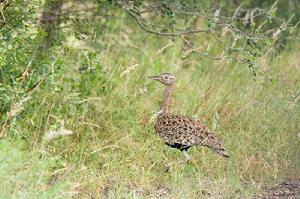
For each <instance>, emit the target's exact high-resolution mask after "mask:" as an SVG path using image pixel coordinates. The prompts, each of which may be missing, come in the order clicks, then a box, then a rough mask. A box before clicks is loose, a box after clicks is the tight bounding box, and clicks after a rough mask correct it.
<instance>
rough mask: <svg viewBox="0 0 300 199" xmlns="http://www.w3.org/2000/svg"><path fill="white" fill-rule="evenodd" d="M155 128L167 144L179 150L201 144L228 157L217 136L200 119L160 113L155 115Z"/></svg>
mask: <svg viewBox="0 0 300 199" xmlns="http://www.w3.org/2000/svg"><path fill="white" fill-rule="evenodd" d="M155 130H156V132H157V133H158V134H159V136H160V137H161V138H162V140H163V141H164V142H165V143H166V144H167V145H169V146H171V147H173V148H178V149H179V150H181V151H182V150H188V149H189V147H191V146H193V145H202V146H207V147H209V148H211V149H213V150H214V151H216V152H217V153H218V154H220V155H223V156H225V157H228V155H227V153H226V151H225V149H224V147H223V146H222V144H221V142H220V141H219V138H218V137H217V136H215V135H214V134H213V133H212V132H211V131H210V130H209V129H208V128H207V127H206V126H205V125H204V124H202V123H201V122H200V121H197V120H194V119H192V118H190V117H187V116H184V115H174V114H169V113H167V114H161V115H159V116H158V117H157V121H156V124H155Z"/></svg>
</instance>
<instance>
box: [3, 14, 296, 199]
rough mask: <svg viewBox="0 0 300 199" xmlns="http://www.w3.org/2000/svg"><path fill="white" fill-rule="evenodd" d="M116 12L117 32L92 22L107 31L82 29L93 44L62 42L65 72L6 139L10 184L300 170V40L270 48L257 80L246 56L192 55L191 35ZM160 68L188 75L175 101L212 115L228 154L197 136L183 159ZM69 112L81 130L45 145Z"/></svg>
mask: <svg viewBox="0 0 300 199" xmlns="http://www.w3.org/2000/svg"><path fill="white" fill-rule="evenodd" d="M111 20H112V22H110V24H109V29H108V30H106V31H108V32H109V33H110V34H103V35H101V31H100V30H98V29H97V27H95V28H94V29H93V27H89V28H91V29H92V30H94V31H96V32H97V31H98V32H97V33H99V36H98V37H96V39H95V38H93V39H92V38H91V39H89V38H87V39H85V40H82V41H81V42H85V45H86V46H89V47H88V48H86V49H77V48H73V47H72V46H70V45H69V44H68V46H67V44H65V45H63V44H61V45H59V46H58V47H57V48H55V47H54V48H52V49H51V52H50V53H49V54H50V56H49V57H48V58H47V59H48V60H47V61H48V62H50V64H45V67H47V68H50V65H51V64H54V70H53V71H54V72H53V73H52V74H51V76H50V77H49V78H48V79H47V80H46V81H45V82H43V84H42V85H41V87H40V88H39V89H38V90H37V91H36V92H35V93H34V94H33V96H32V99H31V100H30V101H29V102H28V103H26V105H24V108H25V109H24V111H23V112H22V113H21V114H19V115H18V116H17V117H15V118H14V119H13V120H12V123H11V126H10V128H9V129H8V132H7V135H8V137H7V140H2V141H1V143H0V144H1V147H0V153H1V156H0V160H1V162H4V163H5V164H4V165H2V163H1V166H0V168H1V169H0V172H1V173H2V174H3V175H0V179H1V182H5V183H4V184H1V185H0V186H1V189H0V190H1V191H0V195H1V196H4V197H5V198H11V197H13V198H60V197H62V198H66V197H71V196H73V197H75V198H92V197H98V198H103V197H105V196H106V197H108V198H158V197H162V198H199V197H200V198H251V197H252V196H253V195H254V194H255V193H258V192H259V191H260V190H261V188H262V186H263V185H265V184H271V183H273V182H275V181H277V180H280V179H282V178H289V177H295V176H297V175H298V176H299V172H300V170H299V169H300V167H299V163H300V162H299V156H297V154H299V137H297V135H299V132H300V128H299V127H300V126H299V125H300V108H299V106H300V100H299V94H300V93H299V92H300V86H299V83H298V84H297V83H296V82H297V81H298V82H299V81H300V78H299V77H300V68H299V62H300V59H299V56H298V55H299V52H300V51H299V46H297V45H296V44H295V45H293V48H292V49H293V50H292V51H286V52H282V54H281V55H280V56H279V57H276V58H275V59H273V60H270V59H269V58H268V57H264V58H262V59H261V60H259V62H261V63H263V64H264V66H265V67H264V68H261V69H260V71H261V72H262V73H261V74H259V76H258V77H257V80H254V79H253V77H252V75H251V73H250V70H249V69H248V68H247V66H243V65H237V64H235V63H230V62H227V61H210V60H206V59H204V58H199V57H196V56H195V55H188V56H187V57H182V55H183V53H184V52H183V51H182V49H181V41H180V40H176V39H170V38H161V37H158V36H153V35H149V34H147V33H144V32H142V31H138V30H137V29H136V26H134V25H132V24H129V25H128V21H127V20H128V19H123V20H120V19H118V20H117V19H111ZM67 31H68V30H66V32H67ZM69 31H71V30H69ZM68 34H69V33H68ZM68 34H66V35H68ZM207 42H208V41H207ZM167 45H169V46H168V47H166V48H165V49H163V48H164V47H165V46H167ZM216 48H217V46H216ZM162 49H163V50H162ZM55 60H56V61H55ZM54 62H55V63H54ZM46 63H47V62H46ZM135 64H138V66H136V67H135V68H131V69H129V68H130V67H131V66H133V65H135ZM82 67H85V68H88V69H87V70H85V71H82V72H80V71H79V70H78V68H82ZM160 72H172V73H174V74H175V75H176V77H177V82H176V86H175V90H174V94H173V96H172V100H171V111H172V112H175V113H181V114H187V115H190V116H192V117H194V118H197V119H199V120H201V121H203V122H204V123H205V124H206V125H207V126H208V127H210V128H211V129H212V130H213V131H215V132H216V133H217V134H218V135H219V136H220V137H221V138H222V140H223V143H224V145H225V147H226V148H227V150H228V151H229V153H230V155H231V157H230V158H229V159H224V158H222V157H219V156H218V155H216V154H214V153H213V152H212V151H210V150H208V149H206V148H204V147H193V148H191V150H190V152H189V153H190V155H191V157H192V161H191V163H189V164H186V165H182V164H176V162H178V161H179V160H181V159H182V156H181V154H180V152H179V151H177V150H174V149H171V148H169V147H167V146H166V145H164V144H163V143H162V141H161V140H160V139H159V137H158V136H157V135H156V133H155V131H154V128H153V125H154V121H153V120H151V117H152V116H153V114H154V113H156V112H157V111H158V110H159V102H160V100H161V98H162V94H163V87H162V86H161V85H160V84H157V83H156V82H151V81H150V80H148V79H147V78H146V76H147V75H152V74H158V73H160ZM270 79H272V81H271V80H270ZM60 120H64V122H65V128H66V129H69V130H71V131H73V133H74V134H73V135H72V136H66V137H59V138H57V139H54V140H51V141H49V142H48V143H46V144H45V146H44V147H45V150H46V151H47V154H45V155H44V156H43V157H41V154H40V149H41V147H42V139H43V136H44V134H45V132H46V131H47V130H49V129H50V130H55V129H57V128H58V127H59V125H60V124H59V123H60ZM20 140H23V141H20ZM20 142H21V143H22V144H21V145H22V146H21V145H20V144H19V143H20ZM53 173H54V174H55V178H52V176H53ZM49 179H52V180H50V181H51V183H49V182H47V181H49ZM61 194H66V195H61Z"/></svg>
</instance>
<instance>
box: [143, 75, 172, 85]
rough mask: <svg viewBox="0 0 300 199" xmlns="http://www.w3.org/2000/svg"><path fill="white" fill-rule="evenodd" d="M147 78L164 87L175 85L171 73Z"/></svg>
mask: <svg viewBox="0 0 300 199" xmlns="http://www.w3.org/2000/svg"><path fill="white" fill-rule="evenodd" d="M148 78H149V79H153V80H156V81H159V82H160V83H162V84H164V85H166V86H171V85H173V84H174V83H175V75H173V74H171V73H161V74H160V75H154V76H148Z"/></svg>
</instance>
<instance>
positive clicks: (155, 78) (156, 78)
mask: <svg viewBox="0 0 300 199" xmlns="http://www.w3.org/2000/svg"><path fill="white" fill-rule="evenodd" d="M148 78H149V79H154V80H158V79H159V77H158V76H157V75H152V76H148Z"/></svg>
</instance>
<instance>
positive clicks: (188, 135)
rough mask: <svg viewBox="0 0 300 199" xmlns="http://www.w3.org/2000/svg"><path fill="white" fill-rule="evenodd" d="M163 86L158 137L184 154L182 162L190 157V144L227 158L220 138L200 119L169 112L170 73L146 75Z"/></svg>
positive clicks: (158, 117) (171, 76) (158, 118)
mask: <svg viewBox="0 0 300 199" xmlns="http://www.w3.org/2000/svg"><path fill="white" fill-rule="evenodd" d="M148 78H149V79H152V80H156V81H158V82H160V83H162V84H163V85H164V86H165V92H164V97H163V100H162V103H161V109H160V111H159V112H158V113H157V117H156V123H155V126H154V127H155V130H156V133H157V134H158V135H159V136H160V138H161V139H162V140H163V141H164V142H165V144H167V145H168V146H170V147H172V148H176V149H179V150H180V151H181V152H182V153H183V156H184V162H187V161H189V160H190V159H191V158H190V156H189V154H188V153H187V151H188V149H189V148H190V147H191V146H197V145H198V146H206V147H208V148H210V149H212V150H213V151H214V152H216V153H217V154H219V155H221V156H223V157H226V158H228V157H229V155H228V153H227V151H226V149H225V148H224V147H223V145H222V143H221V141H220V139H219V138H218V137H217V136H216V135H215V133H213V132H212V131H210V130H209V128H208V127H207V126H205V125H204V124H203V123H202V122H201V121H199V120H195V119H193V118H191V117H189V116H185V115H178V114H172V113H169V100H170V96H171V94H172V91H173V86H174V84H175V81H176V78H175V75H173V74H172V73H161V74H160V75H154V76H148Z"/></svg>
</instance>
